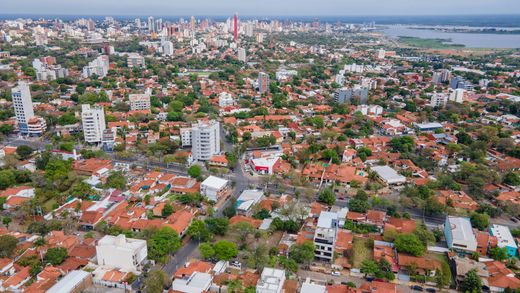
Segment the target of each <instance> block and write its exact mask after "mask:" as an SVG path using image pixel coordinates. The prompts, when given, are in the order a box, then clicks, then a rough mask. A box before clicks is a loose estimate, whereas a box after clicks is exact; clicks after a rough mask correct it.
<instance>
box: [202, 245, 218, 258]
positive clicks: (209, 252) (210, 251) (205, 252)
mask: <svg viewBox="0 0 520 293" xmlns="http://www.w3.org/2000/svg"><path fill="white" fill-rule="evenodd" d="M199 252H200V255H201V256H202V258H203V259H210V258H212V257H214V256H215V249H214V248H213V245H211V243H201V244H200V245H199Z"/></svg>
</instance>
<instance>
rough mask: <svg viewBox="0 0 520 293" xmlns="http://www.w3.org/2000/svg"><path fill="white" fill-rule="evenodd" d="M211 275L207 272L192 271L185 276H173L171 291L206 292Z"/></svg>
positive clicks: (183, 292)
mask: <svg viewBox="0 0 520 293" xmlns="http://www.w3.org/2000/svg"><path fill="white" fill-rule="evenodd" d="M212 281H213V276H212V275H211V274H208V273H201V272H194V273H193V274H191V276H189V277H187V278H175V280H173V282H172V290H173V292H182V293H203V292H208V291H209V288H210V287H211V284H212Z"/></svg>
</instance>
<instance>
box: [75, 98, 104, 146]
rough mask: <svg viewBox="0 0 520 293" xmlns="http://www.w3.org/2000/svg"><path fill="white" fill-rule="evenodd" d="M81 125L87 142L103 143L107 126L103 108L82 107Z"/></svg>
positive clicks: (85, 105) (84, 105) (86, 105)
mask: <svg viewBox="0 0 520 293" xmlns="http://www.w3.org/2000/svg"><path fill="white" fill-rule="evenodd" d="M81 123H82V124H83V135H84V137H85V141H86V142H88V143H100V142H102V141H103V132H104V131H105V129H106V125H105V112H104V110H103V108H102V107H94V108H91V107H90V105H88V104H83V105H81Z"/></svg>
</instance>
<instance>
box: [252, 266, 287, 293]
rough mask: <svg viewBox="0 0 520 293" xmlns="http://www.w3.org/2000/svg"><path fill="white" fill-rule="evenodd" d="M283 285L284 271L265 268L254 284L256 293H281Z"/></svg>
mask: <svg viewBox="0 0 520 293" xmlns="http://www.w3.org/2000/svg"><path fill="white" fill-rule="evenodd" d="M284 284H285V271H284V270H278V269H273V268H268V267H265V268H264V270H263V271H262V275H261V276H260V280H258V283H257V284H256V293H281V292H282V291H283V285H284Z"/></svg>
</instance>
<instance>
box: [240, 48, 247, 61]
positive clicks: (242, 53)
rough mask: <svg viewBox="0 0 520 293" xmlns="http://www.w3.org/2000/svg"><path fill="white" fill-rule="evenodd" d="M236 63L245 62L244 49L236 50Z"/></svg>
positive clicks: (245, 54)
mask: <svg viewBox="0 0 520 293" xmlns="http://www.w3.org/2000/svg"><path fill="white" fill-rule="evenodd" d="M238 61H242V62H247V53H246V49H244V48H238Z"/></svg>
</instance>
